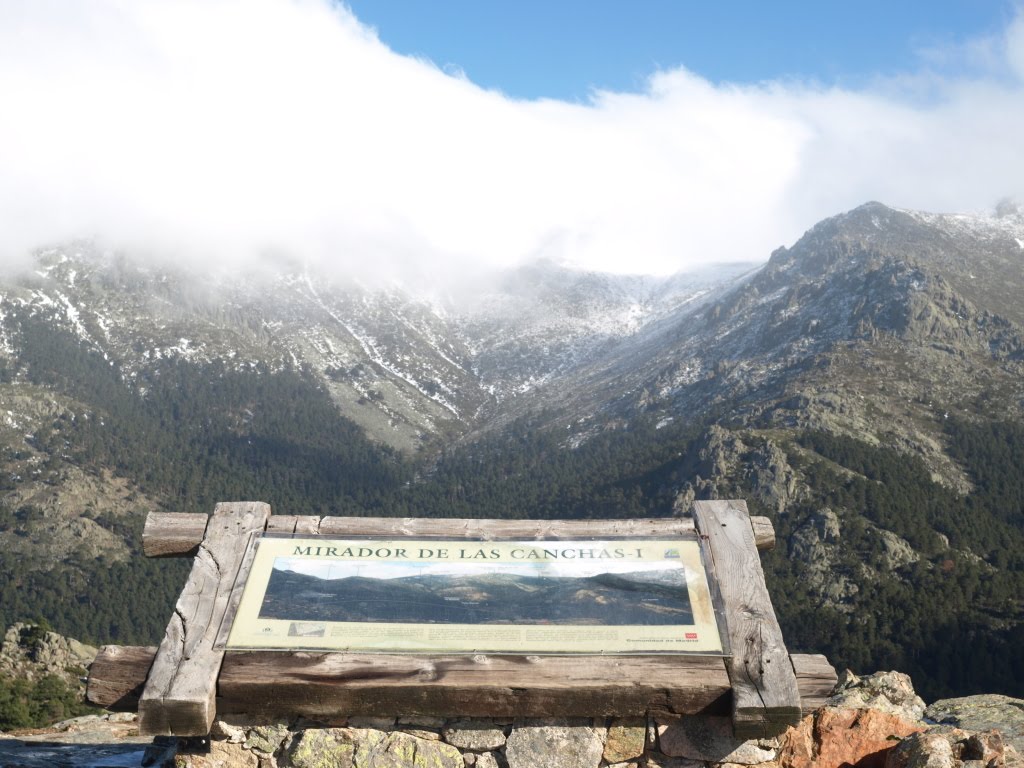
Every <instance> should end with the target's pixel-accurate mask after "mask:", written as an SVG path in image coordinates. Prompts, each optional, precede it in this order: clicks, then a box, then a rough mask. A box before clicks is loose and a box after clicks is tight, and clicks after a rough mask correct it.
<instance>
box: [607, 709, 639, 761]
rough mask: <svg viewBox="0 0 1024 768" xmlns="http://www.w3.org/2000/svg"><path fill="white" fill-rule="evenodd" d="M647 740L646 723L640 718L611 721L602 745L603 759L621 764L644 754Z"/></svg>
mask: <svg viewBox="0 0 1024 768" xmlns="http://www.w3.org/2000/svg"><path fill="white" fill-rule="evenodd" d="M646 740H647V721H646V720H644V719H642V718H635V719H629V718H622V719H618V720H614V721H612V724H611V727H610V728H609V729H608V736H607V738H606V739H605V744H604V759H605V761H607V762H608V763H611V764H615V763H622V762H625V761H627V760H631V759H632V758H634V757H640V756H641V755H642V754H643V753H644V746H645V743H646Z"/></svg>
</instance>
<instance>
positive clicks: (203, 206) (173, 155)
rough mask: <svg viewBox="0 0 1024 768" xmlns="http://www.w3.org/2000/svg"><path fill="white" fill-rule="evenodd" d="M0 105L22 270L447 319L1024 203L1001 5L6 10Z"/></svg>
mask: <svg viewBox="0 0 1024 768" xmlns="http://www.w3.org/2000/svg"><path fill="white" fill-rule="evenodd" d="M822 9H825V10H822ZM0 100H2V103H3V105H4V119H3V120H0V211H2V212H3V215H4V227H3V228H0V263H3V264H9V263H11V262H13V261H19V260H20V261H21V262H22V263H23V262H24V259H25V257H26V254H29V253H30V252H31V250H32V249H34V248H37V247H40V246H43V245H48V244H52V243H60V242H62V241H66V240H69V239H72V238H79V237H94V238H97V239H98V240H99V241H100V242H101V243H104V244H107V245H109V246H111V247H115V248H122V249H126V250H129V251H133V252H136V253H147V254H152V255H153V257H154V258H165V259H168V260H171V261H172V262H173V263H176V264H178V263H187V262H191V263H193V264H195V265H198V266H199V267H200V268H204V269H205V268H210V267H211V266H216V265H220V266H221V267H223V268H225V269H235V268H237V267H238V265H239V264H242V263H245V264H251V263H253V262H254V261H258V260H261V259H266V258H272V257H273V255H274V254H282V253H284V254H287V255H288V257H289V259H290V260H292V261H293V262H294V261H295V260H300V261H305V262H308V263H311V264H314V265H316V266H318V267H320V268H322V269H325V270H328V271H331V272H333V273H334V274H336V275H338V276H340V277H358V278H359V279H362V280H370V279H373V280H379V281H384V282H395V281H398V282H403V283H406V284H411V285H414V286H416V287H417V288H420V289H423V290H427V289H431V290H447V289H448V288H450V286H451V285H452V284H453V283H454V282H456V281H460V280H464V279H465V278H466V276H467V275H474V274H477V273H486V272H488V271H491V270H494V269H497V268H506V267H510V266H514V265H517V264H522V263H524V262H530V261H532V260H536V259H541V258H544V259H551V260H555V261H558V262H561V263H565V264H568V265H572V266H577V267H580V268H585V269H593V270H603V271H611V272H618V273H624V272H629V273H644V274H661V275H664V274H671V273H674V272H679V271H686V270H694V269H699V268H702V267H704V266H706V265H708V264H713V263H715V262H723V261H732V262H736V261H743V262H749V261H763V260H765V259H767V258H768V256H769V254H770V253H771V252H772V251H773V250H774V249H775V248H777V247H779V246H780V245H790V244H792V243H793V242H794V241H795V240H796V239H797V238H799V237H800V235H801V234H802V233H803V232H805V231H806V230H807V229H809V228H810V227H811V226H813V225H814V224H815V223H816V222H817V221H819V220H821V219H823V218H825V217H828V216H832V215H836V214H838V213H842V212H844V211H847V210H849V209H851V208H853V207H856V206H858V205H860V204H862V203H865V202H867V201H870V200H877V201H880V202H882V203H885V204H887V205H890V206H894V207H899V208H908V209H918V210H925V211H932V212H978V213H984V212H986V211H991V210H992V208H993V207H994V205H995V204H996V202H997V201H999V200H1000V199H1002V198H1005V197H1011V198H1017V199H1024V140H1022V138H1021V128H1020V126H1021V125H1024V12H1022V10H1021V7H1020V6H1018V5H1017V4H1011V3H1007V2H997V1H996V0H970V2H968V1H967V0H964V1H963V2H929V3H924V2H916V1H915V2H891V3H887V4H883V3H881V2H877V1H876V0H859V1H858V2H857V3H848V2H844V3H839V2H817V3H801V4H799V5H797V4H793V3H781V2H773V3H767V2H766V3H754V2H749V3H724V2H716V3H703V4H699V5H698V4H696V3H691V2H682V0H678V1H677V2H672V3H670V2H667V0H633V2H628V3H627V2H621V3H610V2H607V1H604V2H602V0H589V1H587V2H583V0H549V2H544V3H542V2H539V1H538V0H517V1H516V2H496V1H490V2H488V1H485V0H478V1H477V2H470V1H469V0H436V2H427V0H420V1H419V2H414V1H413V0H401V1H400V2H399V0H353V1H352V4H351V5H345V4H343V3H339V2H336V1H335V0H175V1H174V2H167V1H166V0H4V2H0Z"/></svg>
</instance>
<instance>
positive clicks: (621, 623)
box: [227, 536, 723, 654]
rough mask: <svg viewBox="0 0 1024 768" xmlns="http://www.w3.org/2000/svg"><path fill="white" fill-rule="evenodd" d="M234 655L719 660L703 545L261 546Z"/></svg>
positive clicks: (271, 541)
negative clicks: (687, 656) (298, 652)
mask: <svg viewBox="0 0 1024 768" xmlns="http://www.w3.org/2000/svg"><path fill="white" fill-rule="evenodd" d="M254 541H255V546H256V547H257V550H256V553H255V557H254V558H253V561H252V567H251V569H250V571H249V575H248V579H247V581H246V584H245V587H244V590H243V592H242V598H241V601H240V604H239V606H238V610H237V613H236V615H235V618H234V621H233V623H232V626H231V631H230V633H229V635H228V640H227V647H228V648H234V649H261V648H263V649H271V648H273V649H306V650H331V651H358V652H368V651H369V652H373V651H377V652H387V653H534V654H537V653H642V654H648V653H661V652H669V653H722V651H723V647H722V642H721V640H720V638H719V633H718V627H717V624H716V619H715V614H714V607H713V604H712V598H711V590H710V589H709V586H708V578H707V574H706V573H705V570H704V567H703V564H702V562H701V555H700V548H699V545H698V543H697V541H695V540H682V539H678V538H676V539H618V540H603V541H590V540H575V541H564V540H559V541H472V540H466V539H452V540H435V539H422V540H411V539H367V538H352V539H341V538H338V539H335V538H324V537H308V538H275V537H271V536H265V537H261V538H257V539H255V540H254Z"/></svg>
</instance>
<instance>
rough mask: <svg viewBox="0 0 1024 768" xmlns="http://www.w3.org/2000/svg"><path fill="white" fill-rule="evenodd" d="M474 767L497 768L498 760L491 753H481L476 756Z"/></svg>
mask: <svg viewBox="0 0 1024 768" xmlns="http://www.w3.org/2000/svg"><path fill="white" fill-rule="evenodd" d="M474 765H475V766H476V768H498V759H497V758H496V757H495V756H494V754H493V753H491V752H482V753H481V754H479V755H476V761H475V763H474Z"/></svg>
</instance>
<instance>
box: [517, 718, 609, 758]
mask: <svg viewBox="0 0 1024 768" xmlns="http://www.w3.org/2000/svg"><path fill="white" fill-rule="evenodd" d="M603 752H604V744H603V743H602V740H601V735H600V734H599V733H598V732H597V730H595V729H594V728H588V727H583V726H572V725H569V724H564V725H563V724H560V723H559V724H551V725H517V726H515V727H514V728H513V729H512V733H511V734H510V735H509V737H508V740H507V741H506V743H505V757H506V759H507V760H508V764H509V768H597V766H598V764H599V763H600V762H601V755H602V753H603Z"/></svg>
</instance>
